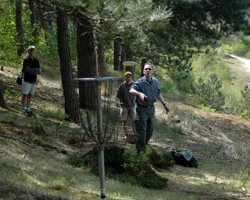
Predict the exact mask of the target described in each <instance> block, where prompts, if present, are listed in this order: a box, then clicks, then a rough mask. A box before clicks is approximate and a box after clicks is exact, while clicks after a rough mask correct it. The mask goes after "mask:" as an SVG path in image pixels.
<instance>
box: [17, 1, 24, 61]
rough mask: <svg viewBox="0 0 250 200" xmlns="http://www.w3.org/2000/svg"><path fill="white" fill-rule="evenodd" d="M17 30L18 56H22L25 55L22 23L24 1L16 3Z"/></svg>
mask: <svg viewBox="0 0 250 200" xmlns="http://www.w3.org/2000/svg"><path fill="white" fill-rule="evenodd" d="M16 29H17V41H18V47H17V54H18V55H19V56H21V55H22V54H23V53H24V47H23V23H22V1H21V0H18V1H17V2H16Z"/></svg>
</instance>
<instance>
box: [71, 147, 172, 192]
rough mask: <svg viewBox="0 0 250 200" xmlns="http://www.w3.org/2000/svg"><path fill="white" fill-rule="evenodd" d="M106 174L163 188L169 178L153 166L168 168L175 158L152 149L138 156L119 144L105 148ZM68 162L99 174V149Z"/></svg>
mask: <svg viewBox="0 0 250 200" xmlns="http://www.w3.org/2000/svg"><path fill="white" fill-rule="evenodd" d="M104 151H105V154H104V157H105V169H106V175H107V176H108V177H110V178H115V179H118V180H120V181H123V182H129V183H131V184H136V185H139V186H142V187H146V188H151V189H162V188H164V187H165V186H166V184H167V179H165V178H162V177H160V176H158V175H157V174H156V173H155V171H154V170H153V169H152V167H151V166H150V165H149V164H151V165H153V166H155V167H161V168H164V169H166V168H168V167H170V166H172V165H173V160H172V159H171V158H170V157H169V156H167V155H166V154H164V153H163V152H161V151H156V150H151V151H149V152H147V153H146V154H142V155H140V156H138V155H137V154H136V152H135V151H129V150H126V149H124V148H121V147H117V146H109V147H105V148H104ZM156 154H157V155H158V158H159V161H158V162H155V161H153V156H154V155H156ZM68 163H70V164H71V165H73V166H75V167H82V166H87V167H90V168H91V172H92V173H94V174H95V175H98V174H99V170H98V169H99V168H98V164H99V163H98V149H97V148H96V147H95V148H93V149H92V150H91V151H89V152H87V153H85V154H78V155H74V156H72V157H71V158H69V159H68Z"/></svg>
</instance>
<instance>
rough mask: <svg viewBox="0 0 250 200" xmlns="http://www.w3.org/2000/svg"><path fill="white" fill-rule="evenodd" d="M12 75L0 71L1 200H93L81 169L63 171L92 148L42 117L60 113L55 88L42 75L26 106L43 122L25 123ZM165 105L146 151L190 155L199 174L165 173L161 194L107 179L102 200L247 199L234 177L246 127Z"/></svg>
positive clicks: (94, 190)
mask: <svg viewBox="0 0 250 200" xmlns="http://www.w3.org/2000/svg"><path fill="white" fill-rule="evenodd" d="M18 72H19V70H16V69H14V68H13V67H7V66H4V67H3V71H0V80H1V81H2V82H3V86H4V89H5V90H8V91H9V92H8V93H6V94H5V100H6V103H7V106H8V109H3V108H0V163H1V164H0V171H1V176H0V199H39V200H43V199H44V200H45V199H51V200H52V199H79V200H80V199H81V200H82V199H90V200H93V199H100V197H99V178H98V177H95V176H93V175H91V174H90V173H89V169H88V168H74V167H72V166H70V165H68V164H67V163H66V160H67V158H68V157H69V156H71V155H73V154H74V153H77V152H85V151H87V150H89V149H90V148H91V147H89V146H88V147H81V148H79V147H77V145H76V144H77V142H78V141H79V140H80V139H82V136H81V135H79V133H78V132H79V127H78V126H77V125H76V124H73V123H70V124H69V125H67V124H65V123H62V122H61V121H60V120H57V119H55V118H53V117H52V116H51V115H49V114H48V113H47V112H46V111H45V110H44V109H51V110H57V109H61V106H62V105H63V95H62V89H61V86H60V81H58V79H56V77H55V76H54V75H53V73H51V72H49V71H48V70H45V71H44V74H43V75H42V76H41V77H40V78H39V83H38V87H37V93H36V94H37V95H36V96H35V97H34V99H33V105H34V108H35V110H37V111H39V110H40V111H42V114H41V115H39V118H36V117H32V118H27V117H26V116H24V115H23V113H22V108H21V107H20V98H19V96H20V94H18V93H16V92H17V91H20V88H19V86H17V85H16V83H15V81H14V80H15V77H16V75H17V74H18ZM55 80H56V81H55ZM18 98H19V99H18ZM166 98H167V100H168V102H169V105H170V108H171V113H170V114H169V115H165V113H164V111H163V110H162V106H161V105H159V103H156V117H157V124H156V128H155V133H154V136H153V139H152V140H151V142H150V146H152V147H156V148H163V149H166V151H169V150H171V148H173V147H174V148H175V149H177V150H191V151H192V152H193V153H194V155H196V156H197V158H198V160H199V164H200V165H199V167H198V168H187V167H182V166H178V165H175V166H174V167H173V168H172V169H171V170H170V171H164V170H162V171H157V173H158V174H160V175H161V176H162V177H166V178H168V186H167V188H165V189H164V190H160V191H159V190H149V189H145V188H141V187H138V186H133V185H130V184H125V183H122V182H119V181H118V180H113V179H106V188H107V197H108V199H113V200H115V199H123V200H132V199H133V200H140V199H144V200H152V199H156V200H166V199H170V200H183V199H185V200H186V199H190V200H195V199H197V200H198V199H199V200H201V199H202V200H205V199H209V200H211V199H213V200H215V199H217V200H219V199H220V200H223V199H224V200H226V199H238V200H243V199H250V192H249V191H248V190H249V188H250V184H249V183H248V181H246V184H245V185H244V180H245V179H243V178H242V177H240V174H241V172H244V173H246V171H245V170H247V169H248V168H249V157H250V147H249V145H248V144H249V142H250V121H249V120H246V119H244V118H241V117H237V116H232V115H226V114H221V113H214V112H209V111H204V110H202V109H200V108H197V107H194V106H192V105H189V104H187V103H183V102H182V101H176V100H174V98H170V97H166ZM41 125H42V127H41ZM121 138H122V137H121ZM124 146H125V147H128V148H134V145H132V144H125V145H124ZM249 178H250V175H247V176H246V180H248V179H249Z"/></svg>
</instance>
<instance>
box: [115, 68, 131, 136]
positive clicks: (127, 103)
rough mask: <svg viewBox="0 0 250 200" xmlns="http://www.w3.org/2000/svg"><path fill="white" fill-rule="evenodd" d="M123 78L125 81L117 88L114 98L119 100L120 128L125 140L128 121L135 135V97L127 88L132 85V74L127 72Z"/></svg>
mask: <svg viewBox="0 0 250 200" xmlns="http://www.w3.org/2000/svg"><path fill="white" fill-rule="evenodd" d="M124 76H125V81H124V82H123V83H122V84H121V85H120V86H119V87H118V89H117V95H116V97H117V98H118V99H120V105H121V119H122V126H123V130H124V132H125V137H124V139H125V140H126V139H127V137H128V126H127V121H128V120H129V121H131V124H132V129H133V133H134V134H135V123H134V115H135V97H134V95H132V94H130V93H129V88H130V87H131V85H132V84H133V83H134V82H133V80H132V73H131V72H129V71H128V72H126V73H125V74H124Z"/></svg>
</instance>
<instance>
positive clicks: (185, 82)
mask: <svg viewBox="0 0 250 200" xmlns="http://www.w3.org/2000/svg"><path fill="white" fill-rule="evenodd" d="M191 57H192V56H191V55H186V54H183V55H181V56H162V60H161V62H162V64H163V65H164V68H166V70H167V75H168V76H169V77H170V78H171V79H172V81H173V82H174V83H175V85H176V87H177V89H178V90H180V91H183V92H190V90H191V85H192V83H193V81H194V77H193V76H192V74H191V71H192V70H193V68H192V65H191V61H190V59H191Z"/></svg>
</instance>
